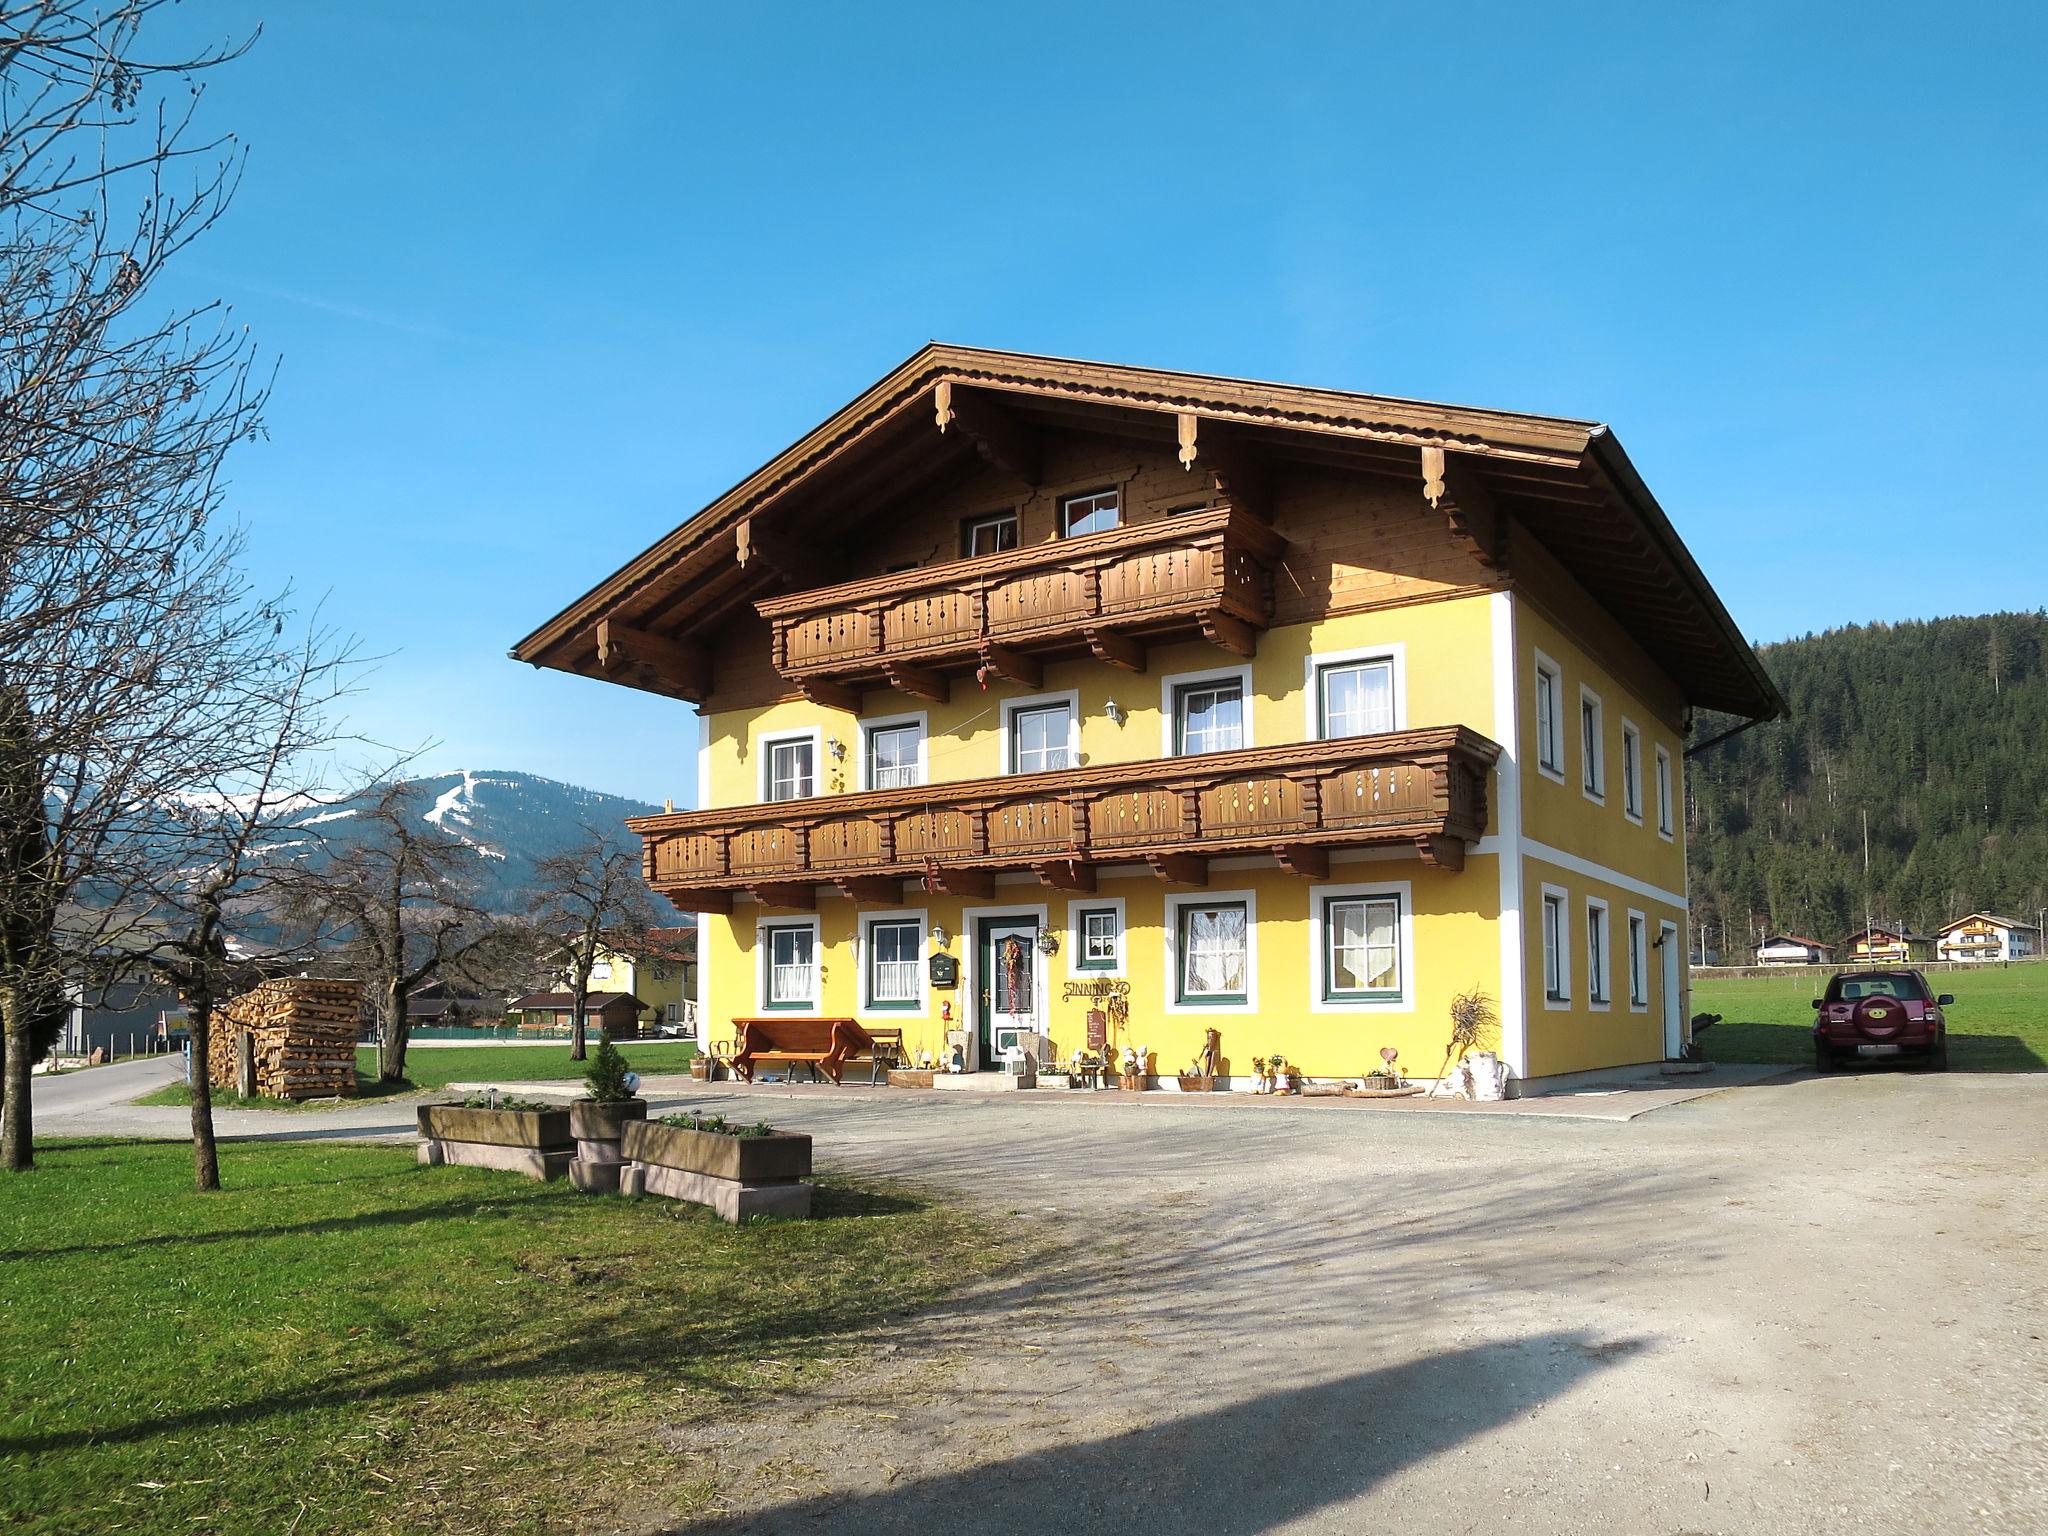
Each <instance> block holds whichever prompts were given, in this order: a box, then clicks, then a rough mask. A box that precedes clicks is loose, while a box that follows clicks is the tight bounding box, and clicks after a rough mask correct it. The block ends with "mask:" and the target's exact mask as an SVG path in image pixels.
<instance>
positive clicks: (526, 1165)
mask: <svg viewBox="0 0 2048 1536" xmlns="http://www.w3.org/2000/svg"><path fill="white" fill-rule="evenodd" d="M419 1129H420V1149H419V1157H420V1161H421V1162H422V1163H425V1164H427V1165H429V1166H430V1167H438V1166H440V1165H441V1164H443V1163H453V1164H455V1165H457V1166H459V1167H465V1168H498V1169H502V1170H503V1171H505V1172H507V1173H523V1174H525V1175H526V1176H527V1177H528V1178H530V1179H559V1178H561V1177H563V1176H564V1175H565V1174H567V1173H568V1171H569V1164H570V1162H571V1161H572V1160H573V1159H574V1157H575V1155H576V1142H575V1137H574V1136H573V1135H572V1134H571V1132H570V1129H569V1111H568V1110H566V1109H467V1108H465V1107H463V1106H462V1105H460V1104H422V1105H421V1106H420V1109H419Z"/></svg>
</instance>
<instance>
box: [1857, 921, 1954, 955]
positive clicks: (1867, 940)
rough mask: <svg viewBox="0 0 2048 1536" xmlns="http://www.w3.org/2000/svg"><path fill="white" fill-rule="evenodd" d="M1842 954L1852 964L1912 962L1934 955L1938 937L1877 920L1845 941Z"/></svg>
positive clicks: (1902, 925) (1901, 925)
mask: <svg viewBox="0 0 2048 1536" xmlns="http://www.w3.org/2000/svg"><path fill="white" fill-rule="evenodd" d="M1841 948H1842V958H1843V960H1844V961H1845V962H1846V963H1848V964H1850V965H1910V964H1912V963H1913V962H1914V961H1916V960H1932V959H1933V958H1934V940H1932V939H1931V938H1929V937H1928V936H1927V935H1926V934H1924V933H1914V932H1912V931H1910V930H1909V929H1907V928H1906V927H1905V925H1904V924H1898V925H1887V924H1884V923H1873V924H1872V925H1871V926H1870V927H1868V928H1859V929H1857V930H1856V931H1855V932H1854V933H1852V934H1850V935H1849V937H1848V938H1846V939H1844V940H1843V941H1842V945H1841Z"/></svg>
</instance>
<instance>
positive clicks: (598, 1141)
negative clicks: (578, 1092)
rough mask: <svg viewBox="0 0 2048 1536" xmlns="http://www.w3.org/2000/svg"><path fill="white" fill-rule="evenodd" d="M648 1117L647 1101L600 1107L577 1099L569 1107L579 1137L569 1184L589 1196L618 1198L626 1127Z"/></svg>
mask: <svg viewBox="0 0 2048 1536" xmlns="http://www.w3.org/2000/svg"><path fill="white" fill-rule="evenodd" d="M646 1118H647V1101H646V1100H645V1099H620V1100H617V1101H615V1102H613V1103H609V1104H600V1103H599V1102H598V1101H597V1100H595V1099H577V1100H575V1101H574V1102H572V1103H571V1104H570V1105H569V1129H570V1131H571V1132H572V1133H574V1135H575V1137H576V1161H575V1162H573V1163H571V1164H570V1165H569V1182H570V1183H572V1184H574V1185H575V1186H576V1187H577V1188H578V1189H580V1190H582V1191H583V1192H584V1193H585V1194H586V1195H615V1194H617V1193H618V1192H619V1176H620V1174H621V1173H623V1172H624V1171H625V1167H626V1154H625V1149H624V1139H625V1135H626V1127H628V1126H629V1125H636V1124H638V1123H640V1122H641V1121H644V1120H645V1119H646Z"/></svg>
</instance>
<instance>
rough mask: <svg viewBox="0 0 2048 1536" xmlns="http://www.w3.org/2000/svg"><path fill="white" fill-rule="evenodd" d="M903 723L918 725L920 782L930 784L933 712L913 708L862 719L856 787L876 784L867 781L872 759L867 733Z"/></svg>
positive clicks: (918, 776)
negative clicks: (904, 711) (897, 713)
mask: <svg viewBox="0 0 2048 1536" xmlns="http://www.w3.org/2000/svg"><path fill="white" fill-rule="evenodd" d="M903 725H914V726H916V727H917V782H918V783H920V784H929V783H931V781H932V771H931V761H930V749H931V737H932V730H931V712H930V711H929V710H923V709H913V710H910V711H907V712H906V713H904V714H900V715H877V716H876V717H875V718H874V719H872V720H862V721H861V722H860V730H859V732H858V736H859V745H858V747H857V748H856V750H857V751H858V752H859V753H860V761H859V762H858V763H856V764H855V765H854V771H853V783H854V788H856V789H863V790H866V789H873V788H874V787H875V786H874V785H872V784H870V783H869V782H868V772H869V761H870V759H871V757H872V756H873V754H872V753H871V752H869V750H868V734H869V733H870V732H871V731H886V730H890V729H892V728H894V727H896V726H903Z"/></svg>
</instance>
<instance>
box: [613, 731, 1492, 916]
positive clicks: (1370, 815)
mask: <svg viewBox="0 0 2048 1536" xmlns="http://www.w3.org/2000/svg"><path fill="white" fill-rule="evenodd" d="M1499 755H1500V748H1499V747H1498V746H1497V745H1495V744H1494V743H1493V742H1491V741H1488V740H1487V739H1486V738H1485V737H1483V736H1481V735H1478V734H1477V733H1476V732H1473V731H1469V730H1467V729H1465V728H1464V727H1463V726H1444V727H1439V728H1436V729H1431V730H1421V731H1392V732H1387V733H1385V734H1382V735H1377V736H1350V737H1345V738H1342V739H1340V740H1337V741H1310V742H1301V743H1298V744H1296V745H1292V746H1284V747H1271V748H1257V749H1253V750H1249V751H1242V752H1215V753H1209V754H1206V755H1203V756H1199V757H1174V758H1160V759H1154V760H1152V761H1149V762H1138V763H1110V764H1101V765H1095V766H1090V767H1085V768H1070V769H1064V770H1061V771H1058V772H1053V773H1026V774H1015V775H1011V776H1009V777H1006V778H998V779H969V780H964V781H961V782H958V783H952V784H930V785H919V786H917V787H915V788H909V789H884V790H871V791H868V792H866V793H863V794H853V795H825V796H820V797H817V798H814V799H809V800H787V801H780V802H773V803H769V804H764V805H747V806H735V807H732V808H730V809H727V810H717V811H687V812H682V813H678V814H671V815H663V816H640V817H635V818H633V819H632V820H630V821H628V822H627V825H628V826H629V827H631V828H632V829H633V830H634V831H635V832H637V833H639V834H640V837H641V839H642V855H641V856H642V868H643V871H644V873H645V874H646V877H647V881H648V883H649V884H650V885H652V886H654V887H655V888H656V889H657V890H659V891H661V892H663V893H664V894H665V895H667V896H668V898H669V899H670V900H671V901H673V902H674V903H675V904H676V905H677V906H679V907H682V908H684V909H686V910H691V911H700V912H726V911H730V910H731V907H732V898H733V896H734V895H735V894H736V893H738V892H741V891H746V892H749V893H750V894H752V895H753V896H754V897H755V899H756V900H758V901H760V902H762V903H763V904H765V905H768V906H777V907H796V908H804V907H810V906H813V905H814V904H815V902H816V887H817V886H818V885H820V884H829V885H836V886H837V887H839V889H840V890H841V891H843V892H844V893H845V894H847V895H848V896H851V897H853V898H854V899H856V900H858V901H862V902H871V903H895V902H900V901H902V900H904V886H905V883H906V882H908V881H912V880H915V881H918V882H920V884H921V886H922V888H923V889H926V890H943V891H947V892H950V893H951V894H953V895H957V896H972V897H976V898H979V899H983V900H986V899H988V898H989V897H990V896H991V895H992V894H993V891H994V883H995V876H996V874H997V873H998V872H1000V871H1009V870H1029V871H1032V872H1034V873H1036V874H1037V876H1038V877H1039V879H1040V880H1041V881H1043V882H1044V883H1045V884H1047V885H1049V886H1053V887H1055V888H1057V889H1061V890H1074V891H1090V890H1093V889H1094V888H1095V869H1096V867H1097V866H1098V865H1102V864H1147V865H1150V866H1151V868H1152V870H1153V872H1154V873H1155V874H1157V875H1158V876H1159V877H1160V878H1161V879H1163V880H1167V881H1170V882H1172V883H1175V884H1184V885H1204V884H1206V883H1207V864H1208V860H1209V859H1210V858H1212V857H1220V856H1225V855H1231V854H1247V853H1250V854H1257V853H1266V854H1271V855H1272V856H1273V857H1275V858H1277V859H1278V860H1279V862H1280V864H1281V865H1282V867H1284V868H1286V869H1289V870H1292V871H1293V872H1294V873H1296V874H1299V875H1304V876H1313V877H1316V878H1321V877H1323V876H1325V875H1327V874H1328V872H1329V852H1330V850H1331V849H1332V848H1345V847H1364V846H1386V845H1400V844H1409V845H1412V846H1413V847H1414V848H1415V850H1416V851H1417V853H1418V854H1419V855H1420V856H1421V857H1422V858H1423V859H1424V860H1425V861H1427V862H1429V863H1432V864H1436V865H1439V866H1442V867H1445V868H1450V869H1461V868H1463V867H1464V859H1465V846H1466V844H1467V843H1470V842H1473V841H1475V840H1477V839H1478V838H1479V836H1480V835H1481V834H1482V832H1483V831H1484V830H1485V826H1486V785H1487V777H1488V775H1489V773H1490V772H1491V770H1492V767H1493V764H1494V760H1495V759H1496V758H1498V757H1499Z"/></svg>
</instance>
